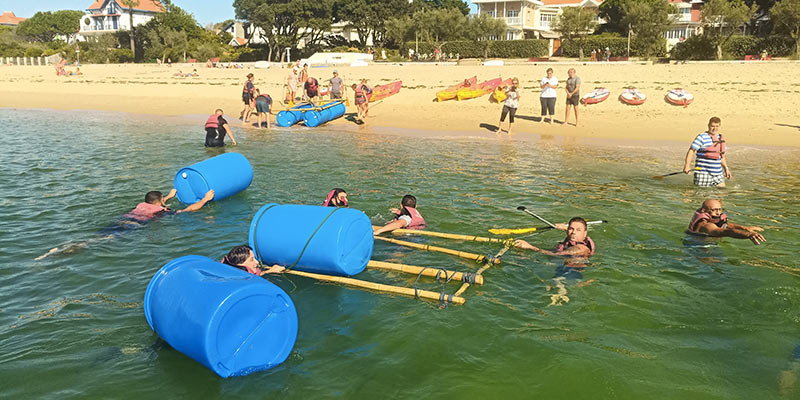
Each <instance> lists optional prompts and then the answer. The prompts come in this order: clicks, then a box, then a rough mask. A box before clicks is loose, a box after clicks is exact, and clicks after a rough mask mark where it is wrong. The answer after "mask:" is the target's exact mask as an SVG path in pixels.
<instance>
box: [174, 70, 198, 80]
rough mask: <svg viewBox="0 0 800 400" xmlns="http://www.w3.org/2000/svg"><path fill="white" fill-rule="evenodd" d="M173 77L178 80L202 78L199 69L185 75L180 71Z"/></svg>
mask: <svg viewBox="0 0 800 400" xmlns="http://www.w3.org/2000/svg"><path fill="white" fill-rule="evenodd" d="M172 76H175V77H178V78H198V77H200V74H199V73H198V72H197V68H195V69H193V70H192V72H187V73H185V74H184V73H183V71H181V70H178V72H176V73H174V74H172Z"/></svg>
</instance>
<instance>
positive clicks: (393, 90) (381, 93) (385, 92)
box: [369, 81, 403, 103]
mask: <svg viewBox="0 0 800 400" xmlns="http://www.w3.org/2000/svg"><path fill="white" fill-rule="evenodd" d="M401 87H403V81H397V82H392V83H388V84H386V85H378V86H375V87H374V88H372V93H370V95H369V101H370V103H372V102H376V101H378V100H383V99H385V98H387V97H389V96H391V95H394V94H397V92H399V91H400V88H401Z"/></svg>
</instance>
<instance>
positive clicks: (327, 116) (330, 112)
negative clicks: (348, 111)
mask: <svg viewBox="0 0 800 400" xmlns="http://www.w3.org/2000/svg"><path fill="white" fill-rule="evenodd" d="M344 112H345V106H344V102H342V101H336V102H333V103H329V104H326V105H325V106H323V107H322V109H321V110H308V111H305V112H303V123H305V125H306V126H310V127H315V126H319V125H322V124H324V123H326V122H328V121H332V120H334V119H336V118H339V117H341V116H342V115H344Z"/></svg>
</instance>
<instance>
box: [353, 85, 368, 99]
mask: <svg viewBox="0 0 800 400" xmlns="http://www.w3.org/2000/svg"><path fill="white" fill-rule="evenodd" d="M353 93H354V94H355V98H356V99H358V98H364V99H366V98H367V95H366V94H364V86H356V88H355V89H353Z"/></svg>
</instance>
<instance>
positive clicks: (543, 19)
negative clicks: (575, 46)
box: [539, 14, 556, 29]
mask: <svg viewBox="0 0 800 400" xmlns="http://www.w3.org/2000/svg"><path fill="white" fill-rule="evenodd" d="M555 19H556V15H555V14H539V25H541V26H542V28H543V29H550V24H551V22H553V21H554V20H555Z"/></svg>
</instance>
